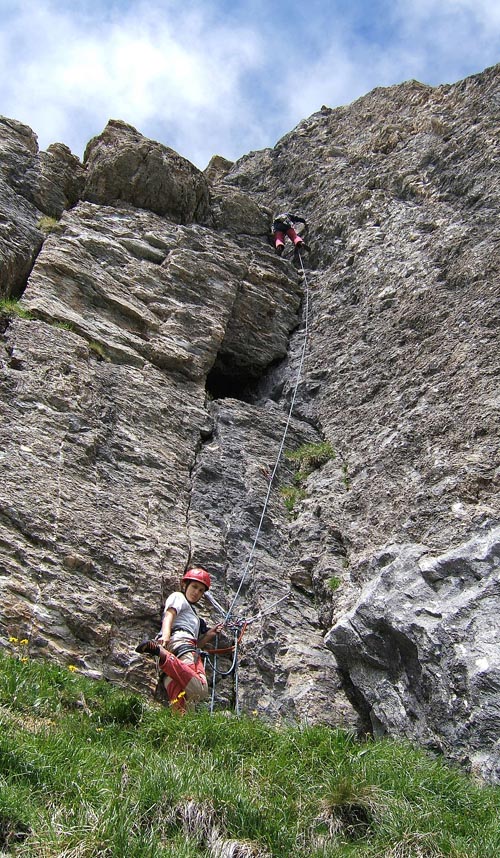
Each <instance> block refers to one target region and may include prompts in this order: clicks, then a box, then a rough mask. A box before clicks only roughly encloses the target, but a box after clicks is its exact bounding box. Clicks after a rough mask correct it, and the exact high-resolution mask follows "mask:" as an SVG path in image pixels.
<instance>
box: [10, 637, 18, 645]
mask: <svg viewBox="0 0 500 858" xmlns="http://www.w3.org/2000/svg"><path fill="white" fill-rule="evenodd" d="M9 643H13V644H16V643H19V640H18V638H13V637H10V638H9Z"/></svg>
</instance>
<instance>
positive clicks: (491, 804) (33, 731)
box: [0, 640, 500, 858]
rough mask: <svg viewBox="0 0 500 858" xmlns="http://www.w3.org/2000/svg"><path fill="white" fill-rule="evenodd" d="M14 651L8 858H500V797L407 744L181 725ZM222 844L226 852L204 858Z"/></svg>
mask: <svg viewBox="0 0 500 858" xmlns="http://www.w3.org/2000/svg"><path fill="white" fill-rule="evenodd" d="M11 643H12V646H13V649H14V653H13V654H3V655H0V853H2V852H5V853H7V854H8V855H9V856H14V857H15V856H22V858H34V856H36V858H56V856H65V858H94V856H95V858H97V856H104V858H111V856H113V858H125V856H126V858H139V856H140V858H146V856H147V858H165V856H176V858H191V856H206V858H208V856H213V855H216V854H219V855H222V854H223V855H224V856H228V858H232V856H233V855H234V856H245V855H254V856H259V855H261V856H264V855H266V856H273V858H299V856H301V858H302V856H307V858H320V856H321V858H328V857H329V856H330V858H354V856H356V858H442V856H452V858H492V856H495V855H497V854H500V823H499V819H500V789H496V788H493V787H485V786H483V787H481V786H480V785H478V784H477V783H474V782H473V781H471V780H470V779H468V778H467V777H466V776H465V775H463V774H462V773H461V772H459V771H457V770H455V769H454V768H451V767H449V766H447V765H446V764H445V763H444V762H443V761H441V760H439V759H436V758H434V757H431V756H429V755H427V754H424V753H422V752H421V751H418V750H416V749H414V748H413V747H411V746H410V745H409V744H406V743H397V742H393V741H377V742H375V741H371V740H370V741H364V742H359V741H357V740H356V739H355V738H354V737H353V736H352V735H351V734H349V733H348V732H346V731H341V730H332V729H329V728H327V727H321V726H316V727H312V726H304V725H302V726H299V725H295V726H293V725H292V726H287V727H283V726H280V727H275V726H272V725H271V724H268V723H266V722H263V721H261V720H259V719H258V718H253V717H247V716H242V717H238V718H237V717H235V716H234V715H233V716H232V717H228V716H227V715H225V714H223V713H218V714H215V715H213V716H210V714H209V712H208V711H207V710H205V709H200V710H199V711H197V712H190V713H188V714H187V715H185V716H184V717H180V716H179V715H176V714H174V713H172V712H170V711H169V710H168V709H165V708H162V707H161V706H159V705H157V704H154V703H153V702H152V701H150V700H149V699H148V698H147V697H146V696H145V697H144V698H142V697H140V696H139V695H137V694H128V693H125V692H124V691H123V690H120V689H118V688H116V687H113V686H112V685H110V684H109V683H105V682H92V681H90V680H87V679H85V678H84V677H82V676H81V675H79V673H78V672H77V671H74V670H73V671H72V670H70V669H69V668H62V667H57V666H55V665H53V664H48V663H42V662H35V661H32V660H31V659H30V658H29V655H28V649H29V647H28V645H27V644H26V643H25V644H21V643H20V642H18V641H17V642H16V641H14V640H13V641H12V642H11ZM216 835H217V836H218V837H219V838H220V839H221V841H222V842H225V844H226V846H225V848H226V851H225V852H221V851H220V850H219V853H217V852H215V851H213V850H211V849H210V837H212V842H213V838H214V837H215V836H216ZM231 840H235V841H240V842H242V843H247V844H253V848H254V849H255V850H256V851H253V852H252V851H250V847H249V848H248V851H247V852H244V851H241V850H242V849H243V847H241V846H240V847H239V850H240V851H235V849H236V847H234V850H233V851H231V843H230V842H229V841H231Z"/></svg>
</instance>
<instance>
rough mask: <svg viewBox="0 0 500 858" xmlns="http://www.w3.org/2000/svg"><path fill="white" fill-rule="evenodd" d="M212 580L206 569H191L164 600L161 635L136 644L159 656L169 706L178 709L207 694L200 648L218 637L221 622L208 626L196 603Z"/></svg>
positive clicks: (183, 709)
mask: <svg viewBox="0 0 500 858" xmlns="http://www.w3.org/2000/svg"><path fill="white" fill-rule="evenodd" d="M210 583H211V582H210V575H209V574H208V572H207V571H206V569H202V568H201V567H195V568H193V569H188V571H187V572H185V573H184V575H183V576H182V580H181V589H180V590H177V591H175V592H174V593H171V595H170V596H169V597H168V599H167V601H166V602H165V609H164V611H163V619H162V624H161V631H160V634H159V635H158V637H157V638H156V639H155V640H152V641H151V640H149V641H144V642H143V643H141V644H139V646H138V647H136V652H140V653H143V654H145V655H152V656H154V657H155V658H158V665H159V668H160V670H161V671H162V672H163V673H164V674H165V675H164V677H163V683H164V686H165V690H166V692H167V695H168V699H169V701H170V705H171V706H173V708H174V709H176V710H177V711H179V712H185V711H186V703H189V702H193V703H194V702H197V701H200V700H206V698H207V697H208V685H207V678H206V675H205V667H204V665H203V661H202V659H201V657H200V653H199V650H198V648H199V647H203V646H205V644H206V643H208V641H210V640H212V639H213V638H214V637H215V635H216V634H217V633H218V632H219V631H220V630H221V628H222V623H219V624H218V625H217V626H214V627H213V628H211V629H208V628H207V625H206V623H205V621H204V620H202V619H201V618H200V617H199V616H198V614H197V613H196V610H195V607H194V606H195V605H196V604H197V603H198V602H199V601H200V599H201V598H202V596H203V595H204V593H206V591H207V590H208V589H209V588H210Z"/></svg>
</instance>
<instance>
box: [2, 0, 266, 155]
mask: <svg viewBox="0 0 500 858" xmlns="http://www.w3.org/2000/svg"><path fill="white" fill-rule="evenodd" d="M175 5H176V13H175V15H174V14H170V15H165V4H160V6H161V9H160V7H159V6H156V5H154V4H153V5H151V4H146V5H140V4H139V5H136V6H135V8H134V10H133V11H128V12H125V13H124V14H123V15H122V16H121V17H119V18H116V17H115V18H114V19H113V20H112V21H111V23H109V25H108V26H107V27H106V28H104V27H102V26H98V25H97V26H96V22H95V21H92V22H90V23H89V22H85V21H82V19H81V18H78V17H74V16H72V13H71V11H68V12H61V11H57V9H56V8H55V6H54V5H53V4H51V3H49V2H45V3H43V2H42V3H28V2H26V3H22V4H21V5H20V7H19V10H18V14H17V16H16V18H15V20H14V22H13V23H11V25H10V30H9V35H10V39H9V41H7V35H6V34H5V33H4V36H3V37H2V41H1V48H2V56H3V58H4V72H6V70H7V69H10V74H9V75H8V76H7V75H6V74H5V73H4V75H3V76H2V81H3V82H0V104H1V109H2V112H4V113H7V115H10V116H12V117H13V118H16V119H20V120H21V121H24V122H27V123H28V124H30V125H31V126H32V127H33V128H34V130H35V131H36V133H37V134H38V135H39V137H40V144H41V146H42V147H43V146H46V145H47V144H48V143H49V142H51V141H54V140H56V139H57V140H61V141H63V142H66V143H68V145H71V144H73V146H74V140H75V139H76V138H77V134H80V129H79V127H78V126H79V125H81V124H83V125H85V126H87V127H88V125H89V122H91V121H92V120H93V121H94V123H97V125H96V126H94V128H93V129H92V131H91V132H90V133H89V135H88V137H90V136H91V135H92V134H95V133H98V132H99V131H101V130H102V126H103V124H105V122H106V121H107V119H108V118H110V117H114V118H120V119H124V120H125V121H127V122H129V123H131V124H133V125H136V126H137V127H138V128H139V130H140V131H143V133H144V126H147V125H148V124H150V123H154V124H155V125H156V126H158V125H162V124H170V125H171V126H173V125H175V126H179V127H180V126H182V125H184V126H185V127H186V129H187V128H190V129H191V134H192V135H193V137H196V135H197V133H199V129H200V128H205V127H206V126H207V124H208V122H210V124H211V125H212V126H213V127H214V129H215V128H217V129H218V132H219V134H220V133H221V132H224V131H225V133H226V134H227V133H228V132H230V129H231V128H232V127H233V125H234V126H236V125H237V124H238V123H240V124H244V122H245V116H244V106H243V105H242V104H241V103H240V100H239V98H238V92H239V88H240V85H241V79H242V77H243V76H244V75H245V74H246V73H247V72H249V71H251V70H252V69H254V68H256V67H257V66H258V64H259V62H260V46H259V38H258V36H257V35H256V34H255V32H253V31H252V30H251V29H249V28H242V27H239V28H237V29H232V30H229V29H228V28H227V27H224V26H221V25H218V24H215V25H214V24H212V23H211V22H210V20H209V18H207V17H203V16H202V15H201V14H193V13H191V14H189V13H185V12H184V13H183V12H182V10H181V8H180V6H179V5H178V4H175ZM69 8H70V7H69ZM19 45H21V50H20V51H19ZM14 46H15V50H16V53H14ZM75 124H76V127H75ZM75 132H76V133H75ZM88 137H87V139H88ZM85 142H86V140H85ZM164 142H168V141H164ZM81 147H82V144H80V146H78V147H77V149H76V150H75V151H77V154H79V155H80V154H82V153H81V151H80V150H81ZM190 148H193V149H196V145H195V146H194V147H193V146H191V147H190Z"/></svg>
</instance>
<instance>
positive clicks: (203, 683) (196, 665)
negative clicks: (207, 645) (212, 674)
mask: <svg viewBox="0 0 500 858" xmlns="http://www.w3.org/2000/svg"><path fill="white" fill-rule="evenodd" d="M159 668H160V670H161V671H162V672H163V673H164V674H165V677H164V679H163V684H164V686H165V690H166V692H167V695H168V699H169V701H170V705H171V706H172V707H173V708H174V709H176V710H177V711H178V712H185V711H186V703H190V702H193V703H196V702H198V701H200V700H206V699H207V697H208V683H207V677H206V675H205V667H204V665H203V661H202V660H201V658H200V656H199V655H198V653H195V652H188V653H186V654H185V655H183V656H182V657H181V658H177V656H175V655H173V654H172V653H170V652H169V653H168V655H167V656H166V658H165V660H164V661H163V662H161V664H160V665H159Z"/></svg>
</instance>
